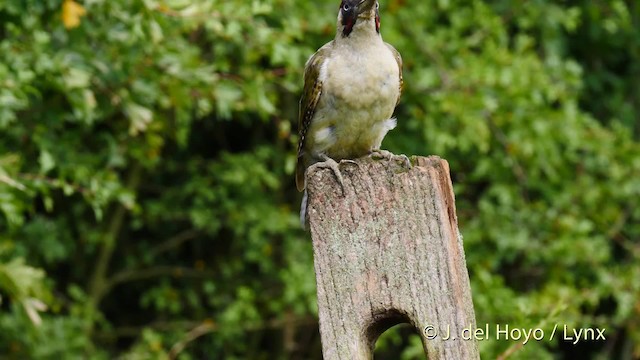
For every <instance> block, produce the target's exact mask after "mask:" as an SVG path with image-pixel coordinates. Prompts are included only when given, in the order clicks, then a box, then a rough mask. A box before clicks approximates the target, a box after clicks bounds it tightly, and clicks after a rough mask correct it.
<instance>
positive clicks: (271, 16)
mask: <svg viewBox="0 0 640 360" xmlns="http://www.w3.org/2000/svg"><path fill="white" fill-rule="evenodd" d="M337 8H338V3H337V1H302V0H297V1H294V0H253V1H241V0H208V1H205V0H166V1H161V0H133V1H130V0H85V1H81V0H75V1H74V0H21V1H9V0H8V1H2V2H0V134H1V135H0V211H1V212H0V213H1V216H0V299H1V303H0V354H2V355H1V356H0V357H2V358H7V359H53V358H56V359H59V358H69V359H71V358H75V359H78V358H86V359H113V358H120V359H173V358H179V359H223V358H224V359H320V358H321V350H320V349H321V348H320V338H319V334H318V324H317V308H316V304H315V301H316V300H315V281H314V273H313V258H312V249H311V244H310V239H309V235H308V234H307V233H305V232H303V231H302V230H301V229H300V228H299V225H298V206H299V201H300V194H299V193H298V192H297V191H296V189H295V185H294V180H293V168H294V163H295V148H296V142H297V135H296V131H297V129H296V127H297V119H296V116H297V111H298V110H297V106H298V104H297V102H298V98H299V95H300V91H301V87H302V70H303V67H304V63H305V61H306V59H307V58H308V57H309V56H310V55H311V54H312V53H313V52H314V51H315V50H316V49H317V48H318V47H320V46H321V45H323V44H324V43H325V42H327V41H329V40H330V39H332V38H333V36H334V32H335V19H336V14H337ZM380 12H381V15H382V34H383V37H384V39H385V40H386V41H388V42H390V43H392V44H393V45H394V46H395V47H396V48H397V49H398V50H399V51H400V53H401V54H402V55H403V57H404V64H405V67H404V75H405V92H404V94H403V97H402V101H401V103H400V105H399V107H398V108H397V109H396V115H397V117H398V127H397V128H396V129H395V130H393V131H392V132H390V133H389V135H388V136H387V138H386V140H385V142H384V143H383V147H384V148H386V149H389V150H391V151H393V152H395V153H406V154H418V155H429V154H437V155H439V156H441V157H443V158H446V159H447V160H448V161H449V163H450V165H451V175H452V179H453V182H454V188H455V194H456V199H457V207H458V216H459V222H460V227H461V231H462V234H463V236H464V245H465V250H466V257H467V265H468V268H469V275H470V278H471V283H472V289H473V296H474V298H473V300H474V303H475V311H476V315H477V321H478V323H479V324H484V323H490V324H509V325H510V326H512V327H522V328H535V327H540V328H542V329H544V330H545V331H548V332H550V331H551V329H552V328H553V326H554V325H555V324H560V326H562V325H563V324H567V325H568V326H570V327H576V328H583V327H591V328H593V327H600V328H602V327H604V328H606V333H605V334H606V341H585V342H581V343H578V344H576V345H573V344H571V342H567V341H562V340H561V339H559V338H556V339H555V340H554V341H548V340H543V341H539V342H537V341H530V342H529V343H528V344H527V345H525V346H521V345H518V342H511V341H504V340H502V341H496V340H495V339H490V340H487V341H482V342H480V343H479V346H480V349H481V353H482V356H483V358H486V359H493V358H496V357H499V356H501V358H507V357H508V358H510V359H532V358H536V359H563V358H566V359H568V358H574V357H576V356H579V357H581V358H584V359H634V358H640V297H639V294H640V207H639V206H638V203H639V202H640V91H638V89H637V87H638V85H639V82H640V1H637V0H631V1H622V0H610V1H589V0H574V1H551V0H530V1H506V0H491V1H471V0H467V1H462V0H459V1H456V0H385V1H382V3H381V5H380ZM425 321H426V319H425ZM492 326H493V325H492ZM377 354H378V355H377V358H378V359H419V358H421V355H420V354H421V346H420V344H419V341H418V337H417V336H416V335H415V334H413V333H412V331H411V329H408V328H406V327H398V328H393V329H392V330H390V331H388V332H387V333H385V334H384V335H383V337H382V338H381V339H380V341H379V342H378V350H377Z"/></svg>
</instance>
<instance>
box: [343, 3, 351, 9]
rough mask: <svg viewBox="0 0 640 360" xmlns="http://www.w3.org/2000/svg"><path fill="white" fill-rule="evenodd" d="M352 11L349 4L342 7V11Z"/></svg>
mask: <svg viewBox="0 0 640 360" xmlns="http://www.w3.org/2000/svg"><path fill="white" fill-rule="evenodd" d="M350 9H351V6H349V4H344V5H342V10H344V11H349V10H350Z"/></svg>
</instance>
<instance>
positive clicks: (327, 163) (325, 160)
mask: <svg viewBox="0 0 640 360" xmlns="http://www.w3.org/2000/svg"><path fill="white" fill-rule="evenodd" d="M320 159H321V160H322V162H318V163H315V164H314V166H317V167H319V168H328V169H331V171H333V175H334V176H335V177H336V180H337V181H338V184H340V189H341V190H342V196H344V194H345V191H344V179H343V178H342V173H341V172H340V165H339V164H338V163H337V162H336V161H335V160H333V159H332V158H330V157H328V156H326V155H322V156H321V157H320ZM342 162H349V163H354V164H356V162H355V161H353V160H342V161H340V163H342ZM356 165H357V164H356Z"/></svg>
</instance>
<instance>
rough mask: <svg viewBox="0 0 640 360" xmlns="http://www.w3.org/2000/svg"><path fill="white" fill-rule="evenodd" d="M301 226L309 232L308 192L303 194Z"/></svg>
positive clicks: (305, 191)
mask: <svg viewBox="0 0 640 360" xmlns="http://www.w3.org/2000/svg"><path fill="white" fill-rule="evenodd" d="M300 225H302V228H303V229H305V230H309V222H308V219H307V190H306V189H305V190H304V193H303V194H302V202H301V203H300Z"/></svg>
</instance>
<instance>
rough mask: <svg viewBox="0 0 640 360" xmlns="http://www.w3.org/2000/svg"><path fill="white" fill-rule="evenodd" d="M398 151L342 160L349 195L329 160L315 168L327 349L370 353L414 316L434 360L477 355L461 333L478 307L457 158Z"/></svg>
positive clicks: (357, 359)
mask: <svg viewBox="0 0 640 360" xmlns="http://www.w3.org/2000/svg"><path fill="white" fill-rule="evenodd" d="M397 160H398V159H397V157H396V158H395V160H394V159H391V160H374V159H371V158H368V157H365V158H362V159H358V160H356V163H355V164H354V163H350V162H343V163H341V164H340V169H341V173H342V176H343V178H344V190H345V192H344V194H343V193H342V191H341V189H340V186H339V185H338V183H337V181H336V178H335V176H334V175H333V173H332V171H331V170H330V169H326V168H320V167H313V166H312V167H311V168H310V169H309V171H308V173H307V191H308V196H309V198H308V200H309V203H308V215H307V216H308V219H309V226H310V230H311V237H312V240H313V248H314V263H315V271H316V281H317V285H318V311H319V316H320V335H321V339H322V353H323V357H324V359H325V360H338V359H342V360H369V359H372V358H373V348H374V345H375V342H376V340H377V339H378V337H379V336H380V334H382V333H383V332H384V331H385V330H387V329H388V328H390V327H392V326H394V325H396V324H399V323H403V322H406V323H409V324H411V325H412V326H413V327H414V328H415V330H416V331H417V332H418V334H419V335H420V336H421V338H422V343H423V346H424V349H425V352H426V354H427V356H428V358H429V359H478V358H479V354H478V347H477V343H476V342H475V341H474V340H464V339H463V338H462V336H465V335H466V334H467V333H468V334H470V335H473V329H475V315H474V311H473V302H472V300H471V290H470V286H469V276H468V274H467V268H466V264H465V258H464V250H463V248H462V237H461V236H460V233H459V231H458V222H457V217H456V212H455V203H454V195H453V190H452V187H451V179H450V177H449V164H448V163H447V162H446V161H445V160H442V159H440V158H438V157H435V156H432V157H428V158H424V157H413V158H412V163H413V167H411V168H410V169H409V168H407V167H406V165H405V164H403V163H402V162H401V161H397ZM429 326H433V329H428V330H427V331H424V330H425V328H427V327H429ZM465 328H468V329H470V331H469V330H467V331H463V330H464V329H465ZM447 332H449V335H450V339H449V340H445V338H446V337H447ZM434 334H436V335H437V336H436V337H435V338H432V337H433V336H432V335H434ZM454 339H455V340H454Z"/></svg>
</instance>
